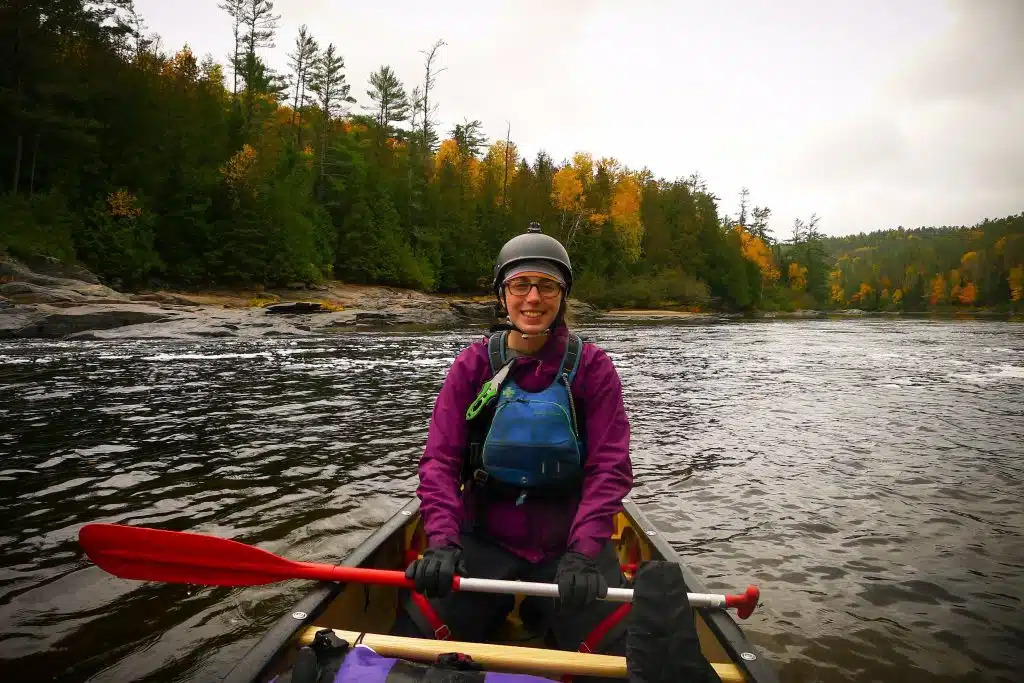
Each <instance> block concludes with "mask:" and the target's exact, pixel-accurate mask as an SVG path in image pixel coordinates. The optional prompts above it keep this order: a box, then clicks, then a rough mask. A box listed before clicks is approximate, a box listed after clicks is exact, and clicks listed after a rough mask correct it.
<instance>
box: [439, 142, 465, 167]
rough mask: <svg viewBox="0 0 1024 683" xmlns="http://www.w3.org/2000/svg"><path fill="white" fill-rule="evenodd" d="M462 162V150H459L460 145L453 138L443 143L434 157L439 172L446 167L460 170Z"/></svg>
mask: <svg viewBox="0 0 1024 683" xmlns="http://www.w3.org/2000/svg"><path fill="white" fill-rule="evenodd" d="M461 161H462V150H460V149H459V143H458V142H456V141H455V140H454V139H453V138H448V139H447V140H444V141H443V142H441V146H440V147H439V148H438V150H437V154H435V155H434V165H435V167H436V168H437V170H441V169H442V168H444V166H445V165H448V166H451V167H452V168H458V167H459V164H460V162H461Z"/></svg>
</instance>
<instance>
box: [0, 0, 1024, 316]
mask: <svg viewBox="0 0 1024 683" xmlns="http://www.w3.org/2000/svg"><path fill="white" fill-rule="evenodd" d="M220 7H221V8H222V9H223V10H224V11H225V12H226V13H227V15H228V16H230V18H231V20H232V21H231V24H232V36H231V37H232V38H233V46H234V48H233V51H232V53H231V54H229V55H226V56H225V58H224V63H221V62H219V61H218V60H216V59H214V58H213V57H212V56H210V55H206V56H203V57H198V56H196V55H195V54H193V53H192V51H191V50H190V49H189V47H188V46H187V45H186V46H183V47H181V48H180V49H177V50H175V51H173V52H171V51H167V50H165V49H163V47H162V46H161V42H160V39H159V36H157V35H155V34H153V33H150V32H148V31H147V27H146V25H145V21H144V19H143V18H142V17H140V16H139V15H138V13H137V12H136V11H135V10H134V8H133V6H132V4H131V2H130V0H104V1H101V2H89V3H86V2H82V1H80V0H31V1H29V0H20V1H15V2H9V3H4V5H3V6H2V7H0V35H2V38H3V45H4V46H5V47H4V52H5V56H4V58H3V59H0V116H2V117H3V120H4V121H7V122H9V125H8V126H6V127H5V130H4V132H3V138H2V139H0V158H2V159H3V166H2V168H3V169H6V172H5V173H3V175H0V178H3V176H6V182H4V185H6V191H4V192H3V194H0V215H2V216H3V224H2V226H0V252H7V253H9V254H11V255H13V256H16V257H19V258H24V259H29V260H30V259H32V258H39V257H41V256H46V257H54V258H58V259H61V260H64V261H67V262H74V263H80V264H82V265H84V266H86V267H87V268H89V269H90V270H92V271H93V272H95V273H96V274H97V275H99V276H100V277H101V278H102V279H103V280H104V282H106V283H108V284H110V285H111V286H114V287H115V288H125V289H144V288H167V289H173V288H179V289H186V290H188V289H202V288H216V287H234V288H241V287H250V288H260V287H276V286H282V285H288V284H290V283H317V282H322V281H325V280H341V281H345V282H352V283H372V284H386V285H394V286H401V287H410V288H415V289H420V290H423V291H431V292H460V293H483V292H485V291H486V289H487V284H488V282H489V274H490V272H491V269H492V267H493V266H492V264H493V258H494V255H495V254H496V253H497V251H498V249H499V247H500V246H501V244H502V243H503V242H504V241H505V240H507V239H508V238H510V237H511V236H513V235H515V234H518V233H520V232H522V231H523V230H524V229H525V227H526V226H527V225H528V224H529V222H530V221H538V222H539V223H540V224H541V225H542V226H543V229H544V231H545V232H547V233H549V234H552V235H554V236H556V237H558V238H559V239H560V240H562V241H563V243H564V244H565V245H566V247H567V248H568V250H569V252H570V255H571V257H572V259H573V262H574V266H575V268H576V272H577V281H576V282H577V284H576V288H575V289H574V295H576V296H578V297H579V298H580V299H583V300H585V301H588V302H590V303H592V304H594V305H597V306H599V307H603V308H611V307H672V308H680V309H690V310H735V311H750V310H765V311H771V310H783V311H785V310H794V309H800V308H818V309H823V308H833V309H845V308H860V309H865V310H907V311H916V310H928V309H941V308H945V307H949V308H958V307H959V308H977V307H995V308H1002V309H1009V308H1020V307H1021V306H1022V303H1021V301H1022V295H1024V214H1021V215H1017V216H1010V217H1006V218H1001V219H998V220H986V221H984V222H983V223H981V224H979V225H975V226H964V227H942V228H919V229H904V228H902V227H900V228H898V229H895V230H888V231H884V232H872V233H870V234H861V235H857V236H850V237H826V236H825V235H824V234H823V233H822V231H821V220H822V219H821V217H819V216H817V215H812V216H809V217H804V218H795V219H794V221H793V229H792V234H791V235H788V236H785V237H780V236H775V235H774V234H772V233H771V232H770V231H769V230H768V228H767V223H768V219H769V218H770V216H771V209H770V208H769V207H766V206H751V205H750V202H749V194H750V193H749V190H747V189H746V188H743V189H742V190H741V191H740V193H739V197H738V201H737V202H736V204H735V205H736V207H737V208H736V209H735V210H734V211H732V212H728V211H726V210H725V209H724V208H723V199H722V198H721V197H719V196H718V195H716V194H715V193H714V192H713V191H712V190H711V189H710V188H709V187H708V186H707V184H706V182H705V181H703V180H702V179H701V177H700V176H699V175H693V176H690V177H686V178H674V179H666V178H662V177H657V176H656V175H655V173H654V172H652V171H651V170H650V169H647V168H643V169H631V168H628V167H626V166H624V165H623V164H621V163H619V162H618V161H617V160H615V159H614V158H610V157H601V156H595V155H593V154H592V153H589V152H582V151H581V152H579V153H576V154H575V155H573V156H572V158H570V159H559V160H556V159H553V158H551V157H550V156H549V155H548V154H546V153H545V152H540V153H538V154H537V155H536V156H535V157H534V158H532V159H527V158H524V157H523V156H522V155H521V154H520V153H519V151H518V149H517V147H516V144H515V142H514V140H513V139H512V136H511V131H508V130H506V131H504V132H505V135H503V136H501V137H499V138H498V139H493V140H492V139H488V138H487V137H486V136H485V135H484V133H483V130H484V124H483V123H482V122H481V121H479V120H476V119H471V118H468V117H467V118H464V119H463V122H462V123H459V124H456V125H454V126H453V127H452V128H451V129H450V130H447V131H444V130H442V129H441V127H440V125H439V124H438V122H437V109H438V102H437V93H436V90H437V87H436V86H437V83H438V78H441V77H444V76H448V77H453V76H452V75H451V74H445V75H444V76H442V72H443V71H444V69H443V68H442V67H440V64H441V57H442V55H443V51H444V50H445V49H447V46H446V45H445V43H444V41H443V40H438V41H437V42H435V43H434V44H433V45H430V46H424V47H423V49H421V50H420V52H421V53H422V56H423V60H422V65H423V70H422V75H421V77H420V78H419V79H417V82H415V83H403V82H402V80H401V79H400V78H399V77H398V76H397V75H396V73H395V72H394V70H393V69H392V68H391V67H390V66H389V65H386V64H385V65H380V67H379V68H377V70H376V71H375V72H373V74H372V75H371V77H370V78H369V82H368V83H365V84H352V83H349V82H348V80H347V77H346V63H345V58H346V57H348V58H350V59H358V55H344V46H342V45H336V44H334V43H332V42H330V37H329V36H317V35H313V33H311V32H310V31H309V30H308V28H307V27H305V26H303V27H302V28H301V29H300V30H299V31H298V34H297V35H295V36H292V37H284V36H280V35H278V23H279V20H280V16H279V15H278V14H276V13H275V9H274V5H273V2H271V1H270V0H224V1H223V2H222V4H221V5H220ZM285 41H287V43H288V44H289V45H290V46H291V49H290V51H289V62H290V63H289V71H288V72H286V73H278V72H275V71H274V70H273V69H272V68H271V67H270V66H269V65H268V64H267V63H266V62H265V61H264V59H263V57H262V56H261V53H262V52H263V51H265V49H266V48H267V47H269V46H270V45H272V44H274V43H275V42H277V43H281V42H285ZM8 46H9V47H8ZM412 49H416V48H412Z"/></svg>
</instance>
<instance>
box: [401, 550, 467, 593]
mask: <svg viewBox="0 0 1024 683" xmlns="http://www.w3.org/2000/svg"><path fill="white" fill-rule="evenodd" d="M456 574H458V575H459V576H465V575H466V563H465V561H463V559H462V548H460V547H459V546H457V545H445V546H440V547H437V548H427V549H426V550H425V551H424V552H423V557H421V558H419V559H417V560H416V561H415V562H413V563H412V564H410V565H409V567H408V568H407V569H406V570H405V578H407V579H410V580H412V581H414V582H415V583H416V592H418V593H422V594H423V595H425V596H426V597H428V598H443V597H444V596H446V595H448V594H449V593H450V592H451V590H452V583H453V582H454V581H455V575H456Z"/></svg>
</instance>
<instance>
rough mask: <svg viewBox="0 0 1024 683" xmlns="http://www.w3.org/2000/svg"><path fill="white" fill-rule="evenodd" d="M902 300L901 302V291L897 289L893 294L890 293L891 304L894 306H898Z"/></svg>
mask: <svg viewBox="0 0 1024 683" xmlns="http://www.w3.org/2000/svg"><path fill="white" fill-rule="evenodd" d="M902 300H903V290H902V289H897V290H896V291H895V292H893V293H892V302H893V303H894V304H898V303H899V302H900V301H902Z"/></svg>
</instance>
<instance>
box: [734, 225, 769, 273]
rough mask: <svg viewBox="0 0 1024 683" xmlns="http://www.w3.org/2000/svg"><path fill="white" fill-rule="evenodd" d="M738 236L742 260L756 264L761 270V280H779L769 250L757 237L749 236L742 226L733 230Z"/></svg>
mask: <svg viewBox="0 0 1024 683" xmlns="http://www.w3.org/2000/svg"><path fill="white" fill-rule="evenodd" d="M733 230H735V231H736V232H738V233H739V236H740V250H741V251H742V252H743V258H745V259H747V260H748V261H751V262H753V263H756V264H757V267H758V268H760V269H761V279H762V280H764V281H765V282H775V281H776V280H778V279H779V269H778V268H776V267H775V261H774V260H772V252H771V249H769V248H768V245H767V244H765V243H764V241H762V240H761V238H760V237H758V236H757V235H751V234H750V233H749V232H747V230H746V228H744V227H743V226H742V225H737V226H736V227H735V228H733Z"/></svg>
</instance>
